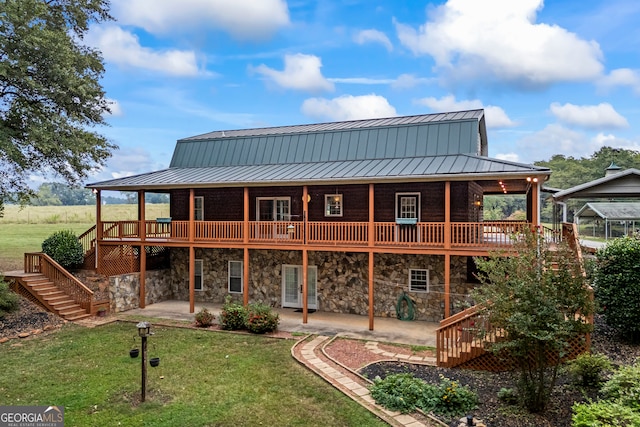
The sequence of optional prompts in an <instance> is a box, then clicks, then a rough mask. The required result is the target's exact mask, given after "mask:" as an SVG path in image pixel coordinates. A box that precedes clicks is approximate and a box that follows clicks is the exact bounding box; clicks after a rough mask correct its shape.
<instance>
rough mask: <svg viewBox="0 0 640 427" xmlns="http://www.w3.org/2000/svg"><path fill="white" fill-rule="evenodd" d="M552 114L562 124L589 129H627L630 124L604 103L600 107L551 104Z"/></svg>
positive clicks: (609, 105)
mask: <svg viewBox="0 0 640 427" xmlns="http://www.w3.org/2000/svg"><path fill="white" fill-rule="evenodd" d="M551 113H552V114H553V115H554V116H555V117H556V118H557V119H558V120H559V121H561V122H562V123H564V124H568V125H576V126H582V127H585V128H588V129H602V128H626V127H628V126H629V122H627V119H625V118H624V117H623V116H621V115H620V114H618V112H617V111H616V110H615V109H614V108H613V107H612V106H611V104H609V103H606V102H603V103H601V104H598V105H573V104H569V103H567V104H564V105H560V104H559V103H557V102H554V103H553V104H551Z"/></svg>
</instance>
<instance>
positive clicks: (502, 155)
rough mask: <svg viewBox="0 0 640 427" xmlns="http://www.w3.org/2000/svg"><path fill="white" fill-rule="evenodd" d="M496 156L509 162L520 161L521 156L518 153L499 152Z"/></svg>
mask: <svg viewBox="0 0 640 427" xmlns="http://www.w3.org/2000/svg"><path fill="white" fill-rule="evenodd" d="M495 158H496V159H499V160H506V161H508V162H516V163H518V162H520V157H519V156H518V155H517V154H516V153H498V154H496V156H495Z"/></svg>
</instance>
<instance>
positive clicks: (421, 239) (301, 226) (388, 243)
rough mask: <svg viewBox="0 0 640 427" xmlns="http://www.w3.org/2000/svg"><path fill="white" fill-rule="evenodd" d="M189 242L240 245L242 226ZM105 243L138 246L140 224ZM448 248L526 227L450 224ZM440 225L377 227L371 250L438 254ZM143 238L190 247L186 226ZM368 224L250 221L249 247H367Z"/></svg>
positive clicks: (125, 224)
mask: <svg viewBox="0 0 640 427" xmlns="http://www.w3.org/2000/svg"><path fill="white" fill-rule="evenodd" d="M194 226H195V229H194V236H193V241H197V242H221V243H242V242H244V241H245V235H244V234H245V232H244V222H243V221H195V223H194ZM102 227H103V233H102V235H103V239H104V240H119V241H137V240H140V239H141V236H140V235H139V228H140V222H139V221H105V222H103V223H102ZM450 227H451V229H450V233H449V234H450V238H451V241H450V244H451V247H452V248H496V247H505V246H510V245H511V244H513V240H514V238H515V236H517V235H518V234H519V233H521V232H522V231H523V230H524V228H525V227H528V224H527V223H526V222H524V221H484V222H455V223H451V224H450ZM445 228H446V224H445V223H444V222H418V223H416V224H398V223H395V222H376V223H375V224H374V228H373V244H374V245H375V246H385V247H416V248H429V247H431V248H442V247H444V245H445V236H446V233H445V231H446V230H445ZM144 231H145V236H144V238H145V239H147V240H150V241H157V242H158V243H162V242H165V241H167V242H170V241H189V240H191V239H190V237H191V236H190V235H189V221H169V222H167V221H145V222H144ZM369 233H370V230H369V223H368V222H337V221H332V222H324V221H307V222H305V221H250V222H249V236H248V241H249V242H250V243H265V244H266V243H269V244H276V245H278V244H279V245H302V244H315V245H327V246H328V245H332V246H340V245H351V246H366V245H368V244H369Z"/></svg>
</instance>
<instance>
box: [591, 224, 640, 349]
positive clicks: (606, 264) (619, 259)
mask: <svg viewBox="0 0 640 427" xmlns="http://www.w3.org/2000/svg"><path fill="white" fill-rule="evenodd" d="M594 289H595V295H596V301H597V302H598V305H599V306H600V308H601V309H602V312H603V314H604V319H605V322H606V323H607V324H608V325H609V326H612V327H613V328H615V329H616V330H617V331H619V332H620V333H621V334H622V335H623V336H625V337H626V338H627V339H629V340H630V341H632V342H640V310H638V306H640V239H639V238H637V237H628V236H627V237H622V238H618V239H614V240H612V241H610V242H609V243H608V244H607V245H606V246H605V247H603V248H601V249H599V250H598V252H597V253H596V265H595V271H594Z"/></svg>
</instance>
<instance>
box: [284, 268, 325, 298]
mask: <svg viewBox="0 0 640 427" xmlns="http://www.w3.org/2000/svg"><path fill="white" fill-rule="evenodd" d="M307 271H308V274H309V276H308V280H309V283H308V284H307V308H311V309H317V308H318V293H317V279H318V268H317V267H316V266H315V265H310V266H309V267H308V268H307ZM302 301H303V295H302V266H301V265H288V264H284V265H283V266H282V307H293V308H302Z"/></svg>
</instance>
